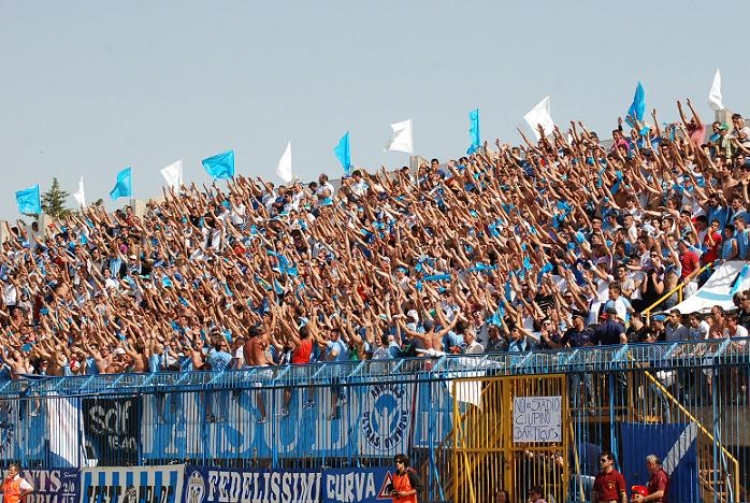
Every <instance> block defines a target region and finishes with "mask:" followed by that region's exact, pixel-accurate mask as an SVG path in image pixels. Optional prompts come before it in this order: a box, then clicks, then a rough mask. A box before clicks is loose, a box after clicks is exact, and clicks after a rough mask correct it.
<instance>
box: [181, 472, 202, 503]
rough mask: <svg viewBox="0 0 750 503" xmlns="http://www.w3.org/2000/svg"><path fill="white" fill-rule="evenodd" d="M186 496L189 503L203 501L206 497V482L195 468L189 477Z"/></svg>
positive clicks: (200, 502)
mask: <svg viewBox="0 0 750 503" xmlns="http://www.w3.org/2000/svg"><path fill="white" fill-rule="evenodd" d="M185 496H186V497H185V501H187V503H203V500H204V499H206V482H205V481H204V480H203V475H201V473H200V472H199V471H197V470H194V471H193V473H192V474H191V475H190V478H188V482H187V489H186V490H185Z"/></svg>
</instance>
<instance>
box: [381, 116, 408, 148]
mask: <svg viewBox="0 0 750 503" xmlns="http://www.w3.org/2000/svg"><path fill="white" fill-rule="evenodd" d="M391 129H392V130H393V137H392V138H391V141H390V142H389V143H388V146H387V147H386V148H385V149H386V150H389V151H391V152H406V153H407V154H413V153H414V139H413V137H412V128H411V119H409V120H405V121H402V122H396V123H395V124H391Z"/></svg>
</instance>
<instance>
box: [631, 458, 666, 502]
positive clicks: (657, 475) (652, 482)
mask: <svg viewBox="0 0 750 503" xmlns="http://www.w3.org/2000/svg"><path fill="white" fill-rule="evenodd" d="M646 466H647V467H648V471H649V473H650V474H651V477H650V478H649V479H648V486H647V488H648V495H646V496H642V495H640V494H635V495H633V501H635V503H641V502H656V503H668V500H667V495H668V494H669V475H667V472H665V471H664V468H662V466H661V459H660V458H659V456H657V455H655V454H650V455H648V456H646Z"/></svg>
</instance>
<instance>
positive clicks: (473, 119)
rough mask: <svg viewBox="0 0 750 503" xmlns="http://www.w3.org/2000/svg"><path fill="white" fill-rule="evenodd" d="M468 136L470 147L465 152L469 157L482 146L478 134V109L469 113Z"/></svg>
mask: <svg viewBox="0 0 750 503" xmlns="http://www.w3.org/2000/svg"><path fill="white" fill-rule="evenodd" d="M469 136H471V146H469V150H467V151H466V153H467V154H469V155H471V154H473V153H474V152H476V151H477V150H479V147H481V146H482V141H481V139H480V134H479V109H478V108H475V109H474V110H472V111H471V112H469Z"/></svg>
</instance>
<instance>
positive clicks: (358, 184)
mask: <svg viewBox="0 0 750 503" xmlns="http://www.w3.org/2000/svg"><path fill="white" fill-rule="evenodd" d="M368 188H369V187H368V186H367V183H366V182H365V180H364V178H362V172H361V171H360V170H356V171H355V172H354V173H352V194H354V195H355V196H357V197H363V196H364V195H365V194H366V193H367V189H368Z"/></svg>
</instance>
